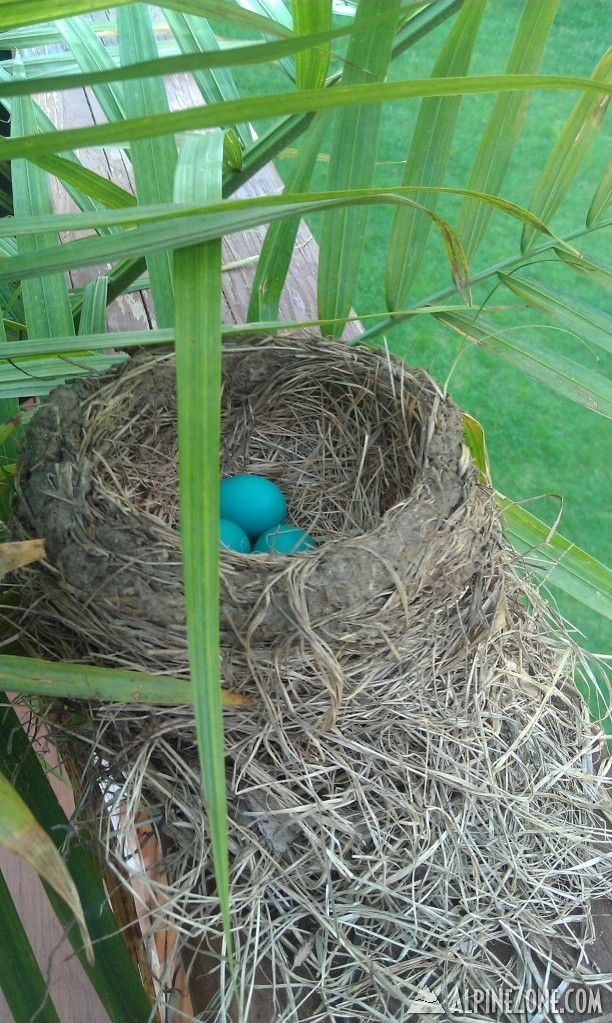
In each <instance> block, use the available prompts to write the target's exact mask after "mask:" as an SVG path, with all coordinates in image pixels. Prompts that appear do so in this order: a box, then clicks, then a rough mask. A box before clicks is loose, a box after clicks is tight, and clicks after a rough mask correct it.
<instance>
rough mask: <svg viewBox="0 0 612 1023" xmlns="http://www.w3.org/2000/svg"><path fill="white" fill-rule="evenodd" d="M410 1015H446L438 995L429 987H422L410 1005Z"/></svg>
mask: <svg viewBox="0 0 612 1023" xmlns="http://www.w3.org/2000/svg"><path fill="white" fill-rule="evenodd" d="M408 1013H409V1015H411V1016H412V1015H420V1016H424V1015H429V1016H444V1009H443V1008H442V1006H441V1005H440V1002H439V1001H438V999H437V997H436V995H435V994H434V993H433V991H430V990H429V988H428V987H424V988H421V990H420V991H419V993H418V995H417V996H416V998H414V999H413V1000H412V1002H411V1003H410V1005H409V1006H408Z"/></svg>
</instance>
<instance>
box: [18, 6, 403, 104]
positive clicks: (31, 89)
mask: <svg viewBox="0 0 612 1023" xmlns="http://www.w3.org/2000/svg"><path fill="white" fill-rule="evenodd" d="M178 17H179V18H182V17H183V15H178ZM390 17H393V18H395V14H394V12H393V11H386V10H383V11H382V12H381V13H379V14H378V15H376V16H374V17H371V18H368V19H367V21H366V22H365V24H367V26H368V27H369V28H370V29H371V30H372V31H373V32H376V31H378V30H379V28H380V26H381V25H384V24H385V23H387V22H388V21H389V18H390ZM174 19H175V15H173V14H172V12H168V23H169V25H170V24H172V25H178V24H181V23H180V22H177V21H175V20H174ZM188 23H189V31H188V32H187V33H185V22H183V23H182V28H181V29H180V33H181V35H182V37H183V39H184V40H185V41H186V42H187V43H188V45H187V46H186V47H185V49H184V51H183V54H182V55H180V56H179V55H175V54H173V55H172V56H167V57H160V58H158V59H154V60H140V61H138V63H134V64H128V65H127V66H126V67H117V66H116V65H115V63H114V62H113V61H112V59H111V62H110V64H108V62H107V61H105V63H104V66H103V67H104V69H103V70H101V71H95V70H88V71H85V72H83V73H82V74H78V73H76V72H71V73H70V74H68V75H63V76H60V75H59V73H56V74H53V75H51V76H49V77H48V78H45V77H44V76H41V77H38V75H37V76H36V80H35V81H29V80H27V79H26V80H25V81H21V82H19V81H17V82H16V81H11V80H10V76H8V75H7V80H6V81H3V83H2V86H1V87H0V97H1V98H2V99H4V98H7V97H11V96H24V95H31V94H33V93H40V92H59V91H61V90H62V89H75V88H79V89H81V88H85V87H87V86H98V85H101V86H104V85H105V84H107V83H109V82H125V81H131V80H133V79H135V78H147V77H150V76H154V77H158V76H159V77H163V76H166V75H170V74H178V73H180V72H196V71H205V70H213V69H223V68H229V67H236V66H241V65H252V64H270V63H272V62H273V61H278V60H282V58H283V57H286V56H289V55H292V54H297V53H302V52H303V51H305V50H308V49H312V48H313V47H317V48H318V47H321V46H322V47H325V46H327V45H329V43H330V42H331V41H332V40H334V39H340V38H342V37H344V36H350V35H351V33H352V32H353V31H354V27H353V26H352V25H349V26H348V27H344V28H337V29H329V30H326V31H324V32H318V33H314V34H309V35H308V36H305V35H304V36H294V35H291V37H290V38H288V39H283V40H281V41H280V42H261V43H248V44H247V45H246V46H231V47H227V48H225V47H224V48H223V49H221V48H219V46H218V45H215V47H214V48H211V49H208V48H207V43H208V31H207V30H206V28H202V26H205V25H206V23H205V22H203V21H202V19H201V18H191V19H190V20H189V22H188ZM194 38H195V42H196V46H195V48H194V46H193V42H194ZM189 40H191V42H189ZM177 41H178V39H177ZM215 44H216V37H215ZM100 45H102V44H101V43H100ZM161 45H163V44H160V46H161ZM104 49H105V51H106V53H107V54H108V52H109V50H108V48H107V47H104ZM181 49H183V47H181ZM7 66H8V67H10V62H7ZM28 66H29V64H28ZM87 66H91V67H95V64H93V62H92V61H91V60H89V61H88V63H87ZM236 95H237V96H238V94H236ZM219 98H220V97H219ZM117 119H120V118H119V115H117V116H114V117H113V118H112V120H117Z"/></svg>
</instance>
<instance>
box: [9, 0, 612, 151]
mask: <svg viewBox="0 0 612 1023" xmlns="http://www.w3.org/2000/svg"><path fill="white" fill-rule="evenodd" d="M0 2H1V0H0ZM533 89H582V90H585V91H587V92H588V93H589V95H594V94H597V95H598V96H599V95H600V94H604V95H609V94H610V92H612V86H611V85H610V84H609V83H607V82H603V81H596V80H594V79H591V78H576V77H573V76H569V75H474V76H470V77H465V78H463V77H461V78H428V79H409V80H407V81H399V82H368V83H367V84H365V85H348V86H338V87H336V88H333V89H305V90H304V91H303V92H287V93H285V92H278V93H273V94H271V95H264V96H250V97H247V98H244V99H242V98H241V99H239V100H231V101H228V102H225V103H210V104H209V105H208V106H200V107H190V108H189V109H187V110H175V111H173V112H172V114H167V113H164V114H153V115H151V116H149V117H132V118H130V119H128V120H126V121H123V122H122V123H112V124H96V125H93V126H92V127H87V128H69V129H66V130H65V131H58V132H55V133H53V134H44V135H28V136H26V137H25V138H11V139H0V159H1V160H14V159H16V158H17V157H22V156H25V157H27V156H29V155H30V154H32V155H36V156H41V155H44V154H45V153H63V152H64V151H65V150H67V149H83V148H85V147H86V146H106V145H113V144H117V143H120V142H122V143H125V142H133V141H135V140H139V139H151V138H157V137H158V136H159V135H168V134H172V133H176V132H182V131H191V130H194V129H198V128H214V127H222V126H223V125H225V124H235V123H236V122H240V121H255V120H257V119H258V118H261V117H264V118H266V117H269V116H270V110H274V111H275V114H276V115H277V116H278V117H280V116H282V115H284V114H296V113H301V112H309V113H310V112H313V111H317V110H327V109H329V108H333V107H347V106H356V105H359V104H363V103H384V102H388V101H390V100H400V99H417V98H419V97H423V96H463V95H478V94H480V93H486V92H514V91H517V90H518V91H529V90H533Z"/></svg>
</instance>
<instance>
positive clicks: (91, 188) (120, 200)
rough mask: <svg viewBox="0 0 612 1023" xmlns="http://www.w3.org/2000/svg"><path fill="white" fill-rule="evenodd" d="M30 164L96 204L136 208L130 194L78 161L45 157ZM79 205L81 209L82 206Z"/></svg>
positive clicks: (118, 207)
mask: <svg viewBox="0 0 612 1023" xmlns="http://www.w3.org/2000/svg"><path fill="white" fill-rule="evenodd" d="M31 162H32V163H34V164H36V166H37V167H40V168H41V170H44V171H46V173H47V174H53V175H54V176H55V177H56V178H59V180H60V181H61V182H63V184H65V185H70V186H71V187H72V189H77V190H78V191H79V192H81V193H82V195H83V196H85V197H86V198H88V199H94V200H95V201H96V203H101V204H103V205H104V206H108V207H109V208H110V209H113V210H118V209H124V208H125V207H127V206H136V203H137V200H136V197H135V196H133V195H132V193H131V192H128V191H126V189H125V188H121V186H120V185H116V184H115V182H114V181H109V179H108V178H103V177H102V175H101V174H96V172H95V171H92V170H89V169H88V168H87V167H84V166H83V164H82V163H80V162H79V161H78V160H67V159H66V158H65V157H63V156H52V155H47V156H42V157H40V159H37V158H36V157H34V158H32V159H31ZM79 205H80V207H81V209H83V206H82V205H81V204H79ZM87 205H88V206H90V208H94V209H95V208H96V207H94V206H93V203H92V204H91V205H90V204H89V203H88V204H87Z"/></svg>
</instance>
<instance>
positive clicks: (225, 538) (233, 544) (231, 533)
mask: <svg viewBox="0 0 612 1023" xmlns="http://www.w3.org/2000/svg"><path fill="white" fill-rule="evenodd" d="M219 541H220V546H221V549H222V550H226V551H237V552H238V554H249V553H250V550H251V541H250V540H249V538H248V536H247V535H246V533H245V531H244V529H241V528H240V526H237V525H236V523H235V522H230V521H229V519H219Z"/></svg>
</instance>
